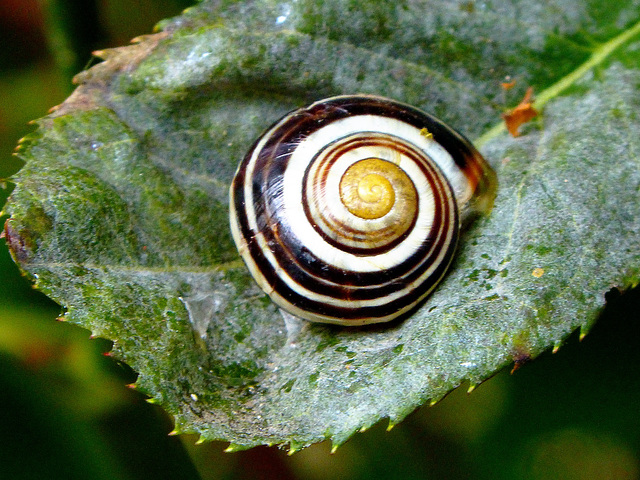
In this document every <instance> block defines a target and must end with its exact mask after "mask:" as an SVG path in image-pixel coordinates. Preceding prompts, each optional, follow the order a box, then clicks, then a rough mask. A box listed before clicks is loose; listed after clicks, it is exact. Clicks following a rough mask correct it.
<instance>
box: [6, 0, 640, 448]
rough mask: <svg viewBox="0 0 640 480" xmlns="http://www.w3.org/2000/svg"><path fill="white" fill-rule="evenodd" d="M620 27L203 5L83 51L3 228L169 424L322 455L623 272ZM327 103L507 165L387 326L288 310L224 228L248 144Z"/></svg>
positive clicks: (511, 14)
mask: <svg viewBox="0 0 640 480" xmlns="http://www.w3.org/2000/svg"><path fill="white" fill-rule="evenodd" d="M639 19H640V7H638V6H637V5H635V4H633V3H632V2H612V1H609V2H591V3H590V2H554V3H553V4H549V3H548V2H545V3H543V4H532V3H531V2H525V1H509V2H502V1H496V2H482V3H480V4H476V3H474V2H467V3H464V2H437V3H436V2H430V1H427V0H423V1H417V0H416V1H405V2H396V1H383V2H370V3H367V2H364V3H363V2H362V1H360V2H350V1H338V0H333V1H325V2H314V1H312V0H308V1H300V2H292V3H277V2H274V1H268V0H262V1H259V0H255V1H250V2H243V3H235V2H213V1H211V2H203V3H201V4H200V5H199V6H197V7H194V8H192V9H190V10H188V11H187V12H185V13H184V14H183V15H182V16H181V17H177V18H174V19H171V20H168V21H165V22H164V23H163V24H162V25H161V31H160V32H159V33H156V34H154V35H151V36H147V37H143V38H141V39H139V41H138V43H137V44H134V45H132V46H129V47H124V48H120V49H115V50H110V51H105V52H101V56H103V57H104V58H105V59H106V61H105V62H103V63H101V64H99V65H97V66H95V67H93V68H92V69H90V70H88V71H86V72H83V73H82V74H80V75H79V76H78V77H77V80H78V82H79V83H80V86H79V87H78V89H77V90H76V92H75V93H74V94H73V95H72V96H71V97H70V98H69V99H68V100H67V101H66V102H65V103H63V104H62V105H61V106H60V107H59V108H58V109H57V110H56V111H55V112H53V113H52V114H51V115H49V116H48V117H45V118H43V119H41V120H39V121H38V125H39V128H38V129H37V131H36V132H34V133H33V134H31V135H29V136H28V137H27V138H26V139H25V140H24V141H23V142H22V144H21V147H20V150H19V155H20V157H21V158H23V159H24V160H25V161H26V162H27V164H26V166H25V167H24V168H23V169H22V171H21V172H19V173H18V174H17V175H16V176H15V178H14V179H12V181H14V182H15V183H16V188H15V190H14V192H13V194H12V196H11V198H10V200H9V202H8V204H7V205H6V207H5V212H6V213H8V214H10V215H11V218H10V219H9V220H8V222H7V224H6V226H5V235H6V237H7V240H8V242H9V246H10V248H11V251H12V253H13V256H14V258H15V260H16V261H17V262H18V263H19V265H20V266H21V268H22V269H23V270H24V272H25V273H26V274H28V275H29V276H31V278H33V279H34V280H35V283H36V286H37V287H38V288H40V289H42V290H43V291H44V292H46V293H47V294H48V295H49V296H51V298H53V299H55V300H56V301H58V302H59V303H60V304H61V305H63V306H64V308H65V309H66V312H65V315H64V318H65V319H66V320H68V321H71V322H74V323H77V324H79V325H82V326H84V327H86V328H88V329H90V330H91V331H92V333H93V334H94V335H99V336H103V337H106V338H109V339H111V340H113V341H114V342H115V343H114V355H115V356H117V357H118V358H121V359H122V360H124V361H126V362H127V363H129V364H130V365H131V366H132V367H133V368H135V369H136V370H137V371H138V372H139V373H140V376H139V379H138V381H137V383H136V385H137V387H138V388H139V389H140V390H141V391H143V392H145V393H146V394H148V395H149V396H150V397H151V399H152V400H153V401H154V402H158V403H160V404H162V405H163V406H164V407H165V408H166V409H167V410H168V411H169V412H171V413H172V414H173V415H174V416H175V419H176V431H177V432H195V433H199V434H200V435H201V439H202V440H203V441H205V440H212V439H223V440H228V441H229V442H231V445H230V447H229V449H230V450H237V449H243V448H248V447H251V446H254V445H259V444H288V445H289V448H290V449H291V451H295V450H296V449H299V448H301V447H304V446H306V445H309V444H310V443H313V442H319V441H322V440H324V439H327V438H329V439H331V441H332V442H333V443H334V445H335V446H337V445H340V444H341V443H343V442H344V441H346V440H347V439H348V438H349V437H350V436H351V435H352V434H353V433H355V432H357V431H358V430H361V429H365V428H367V427H369V426H371V425H373V424H375V423H376V422H378V421H379V420H380V419H381V418H384V417H388V418H389V421H390V425H394V424H396V423H398V422H399V421H401V420H402V419H403V418H404V417H405V416H406V415H407V414H408V413H410V412H411V411H412V410H413V409H415V408H416V407H417V406H419V405H421V404H424V403H426V402H436V401H438V400H439V399H441V398H442V397H443V396H444V395H446V393H447V392H449V391H450V390H451V389H453V388H455V387H456V386H458V385H460V384H461V383H462V382H463V381H469V383H470V385H471V386H472V387H473V386H475V385H477V384H478V383H480V382H482V381H483V380H485V379H486V378H487V377H489V376H491V375H492V374H493V373H495V372H496V371H498V370H499V369H501V368H503V367H504V366H506V365H509V364H511V363H513V362H515V363H516V365H520V364H521V363H523V362H525V361H526V360H528V359H530V358H533V357H535V356H537V355H538V354H540V353H541V352H542V351H544V350H545V349H547V348H550V347H556V348H557V347H559V346H560V345H561V343H562V341H563V340H564V339H566V338H567V336H568V335H569V334H570V333H571V332H572V331H573V330H575V329H576V328H580V329H581V330H582V332H583V334H584V333H586V332H587V331H588V329H589V327H590V326H591V325H592V324H593V322H594V321H595V320H596V318H597V316H598V312H599V311H600V309H601V308H602V306H603V305H604V302H605V300H604V296H605V294H606V293H607V292H608V291H609V290H610V289H611V288H613V287H619V288H626V287H628V286H630V285H633V284H635V283H637V282H638V273H639V270H640V269H639V265H640V255H639V253H638V250H639V248H638V247H639V246H640V240H639V239H640V220H639V219H640V195H639V193H640V192H639V190H640V168H638V167H639V159H638V152H639V151H640V146H639V140H638V138H640V118H638V111H640V100H639V98H640V96H639V95H638V93H639V90H640V70H638V66H639V59H640V54H639V53H638V52H640V23H638V20H639ZM507 75H508V76H510V77H511V78H514V79H516V80H517V83H516V87H515V88H514V89H513V90H509V91H503V90H502V89H501V88H500V86H499V84H500V82H501V81H503V79H504V78H505V76H507ZM529 85H531V86H533V87H534V90H535V92H538V93H539V95H538V103H537V104H536V106H537V107H538V108H541V107H544V111H543V112H542V115H541V116H540V117H538V120H537V121H534V122H532V123H530V124H528V125H525V126H524V127H523V128H522V130H523V135H522V136H520V137H518V138H511V137H509V136H508V135H507V134H506V133H505V131H504V128H503V126H502V125H501V120H500V114H501V113H502V111H503V110H504V109H505V108H506V107H507V106H513V105H514V104H517V103H518V101H519V99H520V98H521V96H522V95H523V94H524V91H525V90H526V88H527V87H528V86H529ZM342 93H373V94H378V95H383V96H388V97H392V98H395V99H398V100H401V101H405V102H408V103H411V104H413V105H416V106H417V107H419V108H422V109H424V110H426V111H429V112H432V113H434V114H436V115H437V116H439V117H441V118H442V119H443V120H445V121H446V122H447V123H450V124H451V125H453V126H455V127H456V128H457V129H459V130H461V131H462V132H464V133H465V134H467V135H468V136H470V137H472V138H474V137H475V138H478V137H480V138H479V140H478V142H477V143H478V144H479V145H480V146H481V147H482V151H483V153H484V154H485V156H486V158H487V159H488V160H489V161H490V162H491V163H492V164H493V165H494V166H495V168H496V170H497V172H498V176H499V179H500V186H499V191H498V198H497V200H496V204H495V208H494V210H493V212H492V214H491V215H490V216H489V217H487V218H483V219H480V220H479V221H477V222H476V223H475V224H474V225H473V226H472V227H471V228H470V229H469V231H467V232H466V233H465V236H464V238H463V241H462V245H461V247H460V251H459V254H458V257H457V260H456V261H455V263H454V265H453V267H452V269H451V271H450V273H449V274H448V275H447V277H446V278H445V280H444V282H443V283H442V284H441V286H440V287H438V289H437V290H436V291H435V292H434V293H433V294H432V295H431V296H430V297H429V299H428V300H427V301H426V302H425V303H424V304H423V305H422V306H421V307H420V308H419V309H418V310H417V311H416V312H415V313H414V314H413V315H411V316H410V317H409V318H407V319H406V320H404V321H402V322H395V323H392V324H387V325H379V326H375V327H365V328H355V329H354V328H351V329H349V328H340V327H335V326H327V325H319V324H310V323H307V322H303V321H300V320H298V319H295V318H292V317H290V316H285V315H283V314H281V313H280V312H279V310H278V309H277V308H276V307H275V306H274V305H273V304H271V303H270V301H269V300H268V298H267V297H266V296H265V295H264V294H263V293H262V292H261V291H260V290H259V289H258V288H257V286H256V285H255V284H254V282H253V280H252V279H251V278H250V276H249V274H248V272H247V270H246V269H245V267H244V265H243V264H242V262H241V261H240V259H239V257H238V255H237V253H236V251H235V248H234V246H233V242H232V240H231V236H230V233H229V228H228V220H227V215H228V206H227V204H228V186H229V184H230V181H231V178H232V176H233V173H234V171H235V168H236V165H237V163H238V162H239V160H240V159H241V158H242V157H243V156H244V153H245V152H246V151H247V150H248V148H249V147H250V145H251V143H252V142H253V141H254V140H255V139H256V138H257V136H258V135H259V134H260V133H261V132H262V131H263V130H264V129H265V128H266V127H267V126H268V125H269V124H271V123H272V122H273V121H275V120H276V119H278V118H279V117H280V116H281V115H282V114H284V113H286V112H287V111H289V110H291V109H293V108H295V107H298V106H302V105H304V104H306V103H309V102H310V101H313V100H318V99H320V98H322V97H325V96H330V95H335V94H342Z"/></svg>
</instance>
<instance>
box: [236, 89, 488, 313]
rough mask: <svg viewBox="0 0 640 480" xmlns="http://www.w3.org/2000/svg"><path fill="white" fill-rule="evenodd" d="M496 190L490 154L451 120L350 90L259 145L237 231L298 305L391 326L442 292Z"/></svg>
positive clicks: (240, 198) (274, 287)
mask: <svg viewBox="0 0 640 480" xmlns="http://www.w3.org/2000/svg"><path fill="white" fill-rule="evenodd" d="M495 190H496V179H495V174H494V172H493V171H492V170H491V168H490V167H489V166H488V164H487V163H486V162H485V160H484V159H483V158H482V156H481V155H480V154H479V153H478V151H477V150H476V149H475V148H474V147H473V146H472V145H471V144H470V143H469V141H468V140H466V139H465V138H464V137H463V136H462V135H460V134H459V133H457V132H455V131H454V130H452V129H451V128H450V127H448V126H447V125H445V124H444V123H443V122H441V121H440V120H438V119H436V118H434V117H433V116H431V115H428V114H426V113H424V112H422V111H420V110H418V109H416V108H414V107H411V106H409V105H405V104H402V103H398V102H396V101H393V100H389V99H386V98H381V97H376V96H369V95H356V96H339V97H333V98H329V99H325V100H322V101H319V102H316V103H314V104H312V105H310V106H309V107H307V108H302V109H300V110H296V111H294V112H291V113H289V114H288V115H286V116H285V117H283V118H282V119H281V120H279V121H278V122H276V123H275V124H274V125H273V126H272V127H271V128H269V129H268V130H267V131H266V133H264V134H263V135H262V136H261V137H260V138H259V139H258V140H257V141H256V143H255V144H254V145H253V147H252V148H251V150H250V151H249V153H248V154H247V155H246V157H245V158H244V160H243V161H242V163H241V164H240V166H239V167H238V171H237V172H236V175H235V178H234V180H233V182H232V184H231V190H230V219H231V231H232V234H233V238H234V240H235V243H236V245H237V247H238V250H239V252H240V255H241V256H242V258H243V259H244V261H245V263H246V264H247V266H248V267H249V270H250V271H251V273H252V275H253V277H254V278H255V280H256V281H257V282H258V284H259V285H260V287H261V288H262V289H263V290H264V291H265V292H266V293H267V294H268V295H269V296H270V297H271V298H272V300H273V301H274V302H275V303H276V304H277V305H279V306H280V307H281V308H283V309H284V310H286V311H288V312H289V313H291V314H293V315H295V316H298V317H301V318H304V319H307V320H311V321H316V322H325V323H337V324H342V325H362V324H366V323H377V322H386V321H389V320H392V319H393V318H396V317H398V316H399V315H401V314H403V313H405V312H407V311H408V310H410V309H412V308H413V307H414V306H416V305H417V304H418V303H419V302H420V301H421V300H422V299H424V298H425V297H426V296H427V295H428V294H429V293H430V292H431V291H432V290H433V288H434V287H435V286H436V285H437V283H438V282H439V281H440V280H441V279H442V277H443V276H444V274H445V272H446V270H447V268H448V267H449V264H450V263H451V260H452V258H453V255H454V252H455V250H456V245H457V243H458V237H459V233H460V229H461V226H462V225H463V224H464V223H466V221H468V220H469V219H470V218H471V217H473V216H474V215H475V214H477V213H482V212H486V211H488V210H489V209H490V208H491V205H492V203H493V199H494V197H495Z"/></svg>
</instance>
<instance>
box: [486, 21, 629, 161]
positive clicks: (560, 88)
mask: <svg viewBox="0 0 640 480" xmlns="http://www.w3.org/2000/svg"><path fill="white" fill-rule="evenodd" d="M637 35H640V21H639V22H637V23H635V24H634V25H632V26H631V27H630V28H628V29H626V30H624V31H622V32H621V33H620V34H619V35H617V36H615V37H614V38H612V39H611V40H609V41H608V42H605V43H603V44H601V45H600V46H599V47H597V48H595V49H594V50H593V53H592V54H591V56H590V57H589V58H588V59H587V60H586V61H585V62H584V63H582V64H581V65H579V66H578V67H577V68H575V69H574V70H573V71H571V72H570V73H569V74H567V75H565V76H564V77H562V78H560V79H559V80H558V81H557V82H556V83H554V84H553V85H551V86H549V87H548V88H546V89H544V90H542V91H541V92H540V93H538V94H536V100H535V102H534V103H533V107H534V108H535V109H536V110H538V111H540V110H541V109H542V108H543V107H544V106H545V104H546V103H547V102H549V101H550V100H552V99H554V98H556V97H558V96H560V95H561V94H562V93H563V92H564V91H565V90H567V89H568V88H570V87H571V86H573V85H574V84H575V83H576V82H578V81H579V80H580V79H581V78H582V77H584V75H586V74H587V73H588V72H589V71H591V70H592V69H594V68H595V67H597V66H598V65H601V64H603V63H604V62H605V61H606V60H607V59H609V57H610V56H611V55H612V54H613V53H614V52H615V51H616V50H617V49H618V48H619V47H621V46H622V45H624V44H626V43H628V42H629V41H630V40H631V39H633V38H634V37H635V36H637ZM505 130H506V126H505V123H504V122H500V123H498V124H497V125H495V126H493V127H492V128H491V129H489V130H488V131H487V132H486V133H484V134H483V135H481V136H480V137H478V138H477V139H476V140H475V141H474V144H475V145H476V147H478V148H482V147H483V146H484V145H486V144H487V143H488V142H489V141H490V140H492V139H494V138H495V137H497V136H498V135H500V134H501V133H503V132H504V131H505Z"/></svg>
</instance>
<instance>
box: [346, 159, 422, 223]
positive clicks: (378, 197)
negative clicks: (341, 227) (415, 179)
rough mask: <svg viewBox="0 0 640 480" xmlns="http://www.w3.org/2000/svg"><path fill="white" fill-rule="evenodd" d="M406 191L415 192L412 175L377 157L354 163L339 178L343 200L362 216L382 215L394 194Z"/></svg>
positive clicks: (388, 209) (393, 199)
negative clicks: (410, 176)
mask: <svg viewBox="0 0 640 480" xmlns="http://www.w3.org/2000/svg"><path fill="white" fill-rule="evenodd" d="M406 192H415V189H414V187H413V183H412V182H411V179H410V178H409V177H408V176H407V174H406V173H404V171H403V170H402V169H401V168H400V167H398V166H397V165H396V164H394V163H391V162H388V161H386V160H381V159H379V158H367V159H365V160H360V161H358V162H356V163H354V164H353V165H351V166H350V167H349V168H348V169H347V170H346V172H345V173H344V175H343V176H342V178H341V179H340V199H341V200H342V203H343V204H344V206H345V207H346V208H347V210H349V212H351V213H352V214H353V215H355V216H357V217H360V218H365V219H375V218H381V217H384V216H385V215H386V214H388V213H389V212H390V211H391V209H392V208H393V206H394V205H395V203H396V196H397V195H401V196H405V195H406ZM414 202H415V199H414Z"/></svg>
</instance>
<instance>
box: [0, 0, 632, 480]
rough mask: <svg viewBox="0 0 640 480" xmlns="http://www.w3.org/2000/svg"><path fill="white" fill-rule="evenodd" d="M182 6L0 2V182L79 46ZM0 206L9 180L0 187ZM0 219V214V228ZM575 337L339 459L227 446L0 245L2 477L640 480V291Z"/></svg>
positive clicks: (179, 2)
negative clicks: (176, 415) (156, 398)
mask: <svg viewBox="0 0 640 480" xmlns="http://www.w3.org/2000/svg"><path fill="white" fill-rule="evenodd" d="M192 3H193V2H192V1H189V0H137V1H132V0H128V1H125V0H93V1H89V0H57V1H54V0H48V1H46V0H0V47H1V48H0V179H2V178H7V177H10V175H11V174H13V173H15V172H16V171H18V170H19V168H20V166H21V162H20V161H19V160H18V159H17V158H16V157H14V156H12V152H13V150H14V148H15V146H16V144H17V143H18V141H19V139H20V138H21V137H22V136H24V135H25V134H27V133H28V132H29V131H31V130H32V127H30V126H29V125H28V122H29V121H30V120H32V119H35V118H38V117H41V116H43V115H45V114H46V113H47V111H48V109H49V108H51V107H52V106H54V105H56V104H59V103H60V102H62V101H63V100H64V98H65V97H66V96H67V95H68V94H69V93H70V92H71V91H72V89H73V86H72V84H71V77H72V75H73V74H74V73H75V72H78V71H80V70H82V69H84V68H86V67H88V66H90V65H91V64H92V63H94V62H95V60H92V57H91V51H92V50H95V49H102V48H107V47H112V46H118V45H125V44H127V43H128V42H129V39H130V38H133V37H135V36H137V35H140V34H143V33H148V32H150V31H151V30H152V28H153V25H154V24H155V23H156V22H157V21H159V20H161V19H162V18H165V17H168V16H172V15H176V14H178V13H179V12H180V11H181V10H182V9H184V8H186V7H188V6H189V5H191V4H192ZM0 187H3V188H2V189H1V190H0V205H2V204H3V203H4V201H5V200H6V197H7V196H8V194H9V193H10V191H11V188H12V185H11V182H10V181H8V182H3V181H2V180H0ZM4 220H5V218H4V217H2V218H0V222H2V224H3V223H4ZM608 300H609V302H608V306H607V308H606V309H605V311H604V312H603V314H602V317H601V319H600V320H599V322H598V324H597V325H596V327H595V328H594V329H593V331H592V332H591V333H590V334H589V335H588V336H587V337H586V338H585V339H584V340H583V341H582V342H579V341H578V335H577V333H576V334H574V335H572V336H571V337H570V338H569V339H568V341H567V343H566V345H565V346H564V347H563V348H561V349H560V351H559V352H558V353H556V354H551V353H550V352H549V353H546V354H544V355H542V356H541V357H540V358H538V359H537V360H535V361H534V362H532V363H529V364H527V365H525V366H523V367H522V368H521V369H520V370H518V371H517V372H515V373H514V374H512V375H511V374H510V373H509V372H508V371H503V372H501V373H499V374H498V375H496V376H495V377H493V378H492V379H490V380H488V381H487V382H485V383H484V384H483V385H481V386H480V387H479V388H477V389H476V390H475V391H474V392H473V393H471V394H467V393H466V386H464V385H463V386H462V387H461V388H460V389H458V390H456V391H454V392H453V393H452V394H450V395H449V396H448V397H447V398H445V399H444V400H443V401H442V402H440V403H439V404H438V405H436V406H434V407H424V408H422V409H420V410H418V411H417V412H415V413H414V414H413V415H411V416H410V417H409V418H408V419H407V420H406V421H404V422H403V423H401V424H400V425H398V426H396V427H395V428H394V429H393V430H392V431H390V432H386V422H381V423H380V424H379V425H377V426H375V427H374V428H372V429H371V430H369V431H367V432H365V433H362V434H358V435H356V436H355V437H354V438H353V439H352V440H351V441H349V442H348V443H347V444H346V445H344V446H342V447H341V448H340V449H339V450H338V452H337V453H335V454H333V455H331V454H329V451H330V445H329V444H327V443H326V442H325V443H323V444H320V445H315V446H313V447H311V448H308V449H306V450H304V451H302V452H300V453H297V454H295V455H293V456H291V457H290V456H287V455H286V452H283V451H280V450H278V449H276V448H266V447H262V448H255V449H252V450H250V451H247V452H240V453H235V454H225V453H223V450H224V448H225V447H226V445H225V444H224V443H217V442H216V443H212V444H206V445H195V440H196V439H197V438H196V437H195V436H181V437H171V436H168V435H167V434H168V433H169V432H170V431H171V429H172V420H171V419H170V418H169V417H168V416H167V415H165V414H164V413H163V412H162V410H161V409H160V408H159V407H157V406H154V405H150V404H148V403H147V402H146V401H145V398H144V397H143V396H142V395H140V394H138V393H136V392H135V391H133V390H130V389H128V388H127V387H126V385H127V384H129V383H131V382H133V381H135V372H133V371H131V369H129V368H128V367H127V366H126V365H122V364H119V363H117V362H115V361H114V360H113V359H110V358H108V356H105V352H108V351H109V349H110V343H109V342H108V341H106V340H103V339H91V338H90V337H89V334H88V332H87V331H85V330H82V329H80V328H77V327H74V326H71V325H67V324H64V323H62V322H56V321H55V319H56V318H57V316H58V315H59V314H60V313H61V310H60V307H59V306H57V305H56V304H54V303H53V302H51V301H49V300H48V299H47V298H45V297H44V296H43V295H41V294H39V293H38V292H36V291H34V290H33V289H32V288H31V286H30V284H29V283H28V282H27V281H26V280H25V279H24V278H22V277H21V275H20V273H19V271H18V269H17V267H16V266H15V264H14V263H13V261H12V260H11V258H10V255H9V253H8V251H7V248H6V245H5V244H4V242H3V241H0V479H4V478H7V479H44V478H47V479H56V478H65V479H76V478H78V479H86V478H91V479H103V478H104V479H107V478H108V479H115V480H119V479H164V478H167V479H169V478H171V479H197V478H202V479H227V478H228V479H253V478H255V479H275V478H277V479H285V480H286V479H312V480H313V479H334V478H335V479H338V478H350V479H352V480H357V479H361V478H362V479H365V478H366V479H376V478H399V479H414V478H415V479H418V478H421V479H430V478H436V479H449V478H454V479H514V478H519V479H520V478H522V479H590V480H591V479H636V478H640V348H638V340H639V339H640V335H639V334H640V322H639V320H640V314H639V313H638V312H640V291H639V290H638V289H636V290H634V291H630V292H627V293H626V294H625V295H623V296H621V295H619V294H618V293H616V292H615V291H612V292H610V294H609V295H608Z"/></svg>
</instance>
